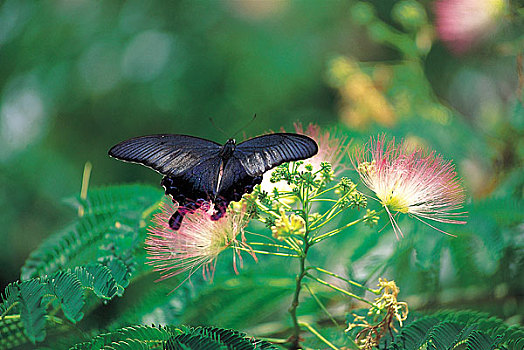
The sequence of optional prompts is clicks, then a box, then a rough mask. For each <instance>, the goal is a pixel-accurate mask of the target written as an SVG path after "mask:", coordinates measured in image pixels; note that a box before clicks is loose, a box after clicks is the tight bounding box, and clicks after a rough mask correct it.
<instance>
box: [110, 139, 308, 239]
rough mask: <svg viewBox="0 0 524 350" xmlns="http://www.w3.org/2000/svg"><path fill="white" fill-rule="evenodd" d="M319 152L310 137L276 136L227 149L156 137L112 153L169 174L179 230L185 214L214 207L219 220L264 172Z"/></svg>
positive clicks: (127, 143) (132, 142)
mask: <svg viewBox="0 0 524 350" xmlns="http://www.w3.org/2000/svg"><path fill="white" fill-rule="evenodd" d="M317 151H318V146H317V144H316V142H315V141H314V140H313V139H311V138H309V137H307V136H304V135H299V134H291V133H275V134H269V135H262V136H258V137H255V138H252V139H249V140H247V141H244V142H242V143H239V144H238V145H237V144H236V143H235V140H234V139H229V140H228V141H227V142H226V144H225V145H223V146H221V145H220V144H218V143H216V142H213V141H209V140H205V139H202V138H199V137H194V136H187V135H169V134H166V135H151V136H142V137H136V138H132V139H129V140H126V141H123V142H120V143H119V144H117V145H116V146H114V147H112V148H111V149H110V150H109V155H110V156H112V157H115V158H117V159H120V160H124V161H128V162H134V163H139V164H143V165H145V166H147V167H150V168H152V169H154V170H156V171H158V172H159V173H161V174H163V175H164V178H163V179H162V183H161V184H162V186H163V187H164V188H165V192H166V194H167V195H171V197H172V198H173V201H176V202H178V204H179V208H178V211H177V212H175V213H174V214H173V216H172V217H171V219H170V220H169V225H170V227H171V228H172V229H173V230H178V229H179V228H180V225H181V223H182V219H183V217H184V215H185V214H186V213H188V212H193V211H195V210H196V209H198V208H199V207H201V206H203V205H209V204H208V203H209V201H211V202H212V203H213V204H214V208H215V210H216V211H215V213H214V214H213V215H212V219H213V220H218V219H219V218H221V217H222V216H223V215H224V214H225V211H226V208H227V206H228V205H229V203H230V202H231V201H239V200H240V198H241V197H242V195H243V194H244V193H251V192H252V191H253V186H255V185H257V184H260V183H261V182H262V174H264V173H265V172H266V171H268V170H269V169H271V168H274V167H276V166H277V165H280V164H282V163H285V162H289V161H295V160H300V159H306V158H309V157H312V156H314V155H315V154H316V153H317Z"/></svg>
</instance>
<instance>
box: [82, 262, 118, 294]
mask: <svg viewBox="0 0 524 350" xmlns="http://www.w3.org/2000/svg"><path fill="white" fill-rule="evenodd" d="M86 271H87V272H88V273H90V274H91V275H93V291H94V292H95V294H96V295H97V296H98V297H100V298H103V299H111V298H113V297H114V296H115V295H117V292H118V284H117V282H116V280H115V279H114V277H113V275H112V274H111V270H110V269H109V268H108V267H107V266H104V265H102V264H99V263H95V264H89V265H87V266H86Z"/></svg>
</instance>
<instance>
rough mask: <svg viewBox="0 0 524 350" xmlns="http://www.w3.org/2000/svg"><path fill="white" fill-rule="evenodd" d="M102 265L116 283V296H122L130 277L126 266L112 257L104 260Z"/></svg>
mask: <svg viewBox="0 0 524 350" xmlns="http://www.w3.org/2000/svg"><path fill="white" fill-rule="evenodd" d="M103 263H104V265H105V266H107V268H108V269H109V270H110V271H111V275H112V276H113V278H114V279H115V281H116V283H117V287H118V292H117V293H118V295H119V296H122V294H123V293H124V289H125V288H126V287H127V286H128V285H129V278H130V276H131V272H130V271H129V268H128V266H127V265H126V264H124V262H122V261H121V260H120V259H117V258H114V257H111V258H108V259H105V260H104V261H103Z"/></svg>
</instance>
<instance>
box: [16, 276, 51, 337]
mask: <svg viewBox="0 0 524 350" xmlns="http://www.w3.org/2000/svg"><path fill="white" fill-rule="evenodd" d="M44 292H45V286H44V285H43V284H42V283H41V282H40V281H39V280H29V281H25V282H22V283H20V318H21V319H22V323H23V324H24V328H25V329H24V330H25V334H26V335H27V337H28V338H29V340H31V342H32V343H33V344H34V343H36V342H37V341H42V340H44V338H45V334H46V332H45V315H46V307H45V305H43V304H42V298H43V297H44Z"/></svg>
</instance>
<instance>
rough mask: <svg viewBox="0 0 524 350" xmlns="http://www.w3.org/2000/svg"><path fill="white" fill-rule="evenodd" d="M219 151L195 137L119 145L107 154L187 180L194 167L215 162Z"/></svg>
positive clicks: (166, 137) (158, 137)
mask: <svg viewBox="0 0 524 350" xmlns="http://www.w3.org/2000/svg"><path fill="white" fill-rule="evenodd" d="M220 148H221V146H220V145H219V144H218V143H216V142H213V141H209V140H205V139H201V138H199V137H193V136H188V135H169V134H166V135H151V136H142V137H136V138H133V139H130V140H126V141H123V142H120V143H119V144H117V145H116V146H114V147H112V148H111V149H110V150H109V155H111V156H112V157H115V158H118V159H120V160H125V161H128V162H134V163H139V164H143V165H145V166H148V167H150V168H152V169H154V170H156V171H158V172H160V173H161V174H164V175H168V176H182V175H186V176H188V175H189V173H194V172H192V170H194V169H195V167H197V166H198V165H201V164H202V163H206V162H209V161H211V160H213V159H216V158H217V157H218V153H219V151H220ZM204 165H205V164H204ZM201 168H202V169H207V168H209V167H206V166H203V167H201Z"/></svg>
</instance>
